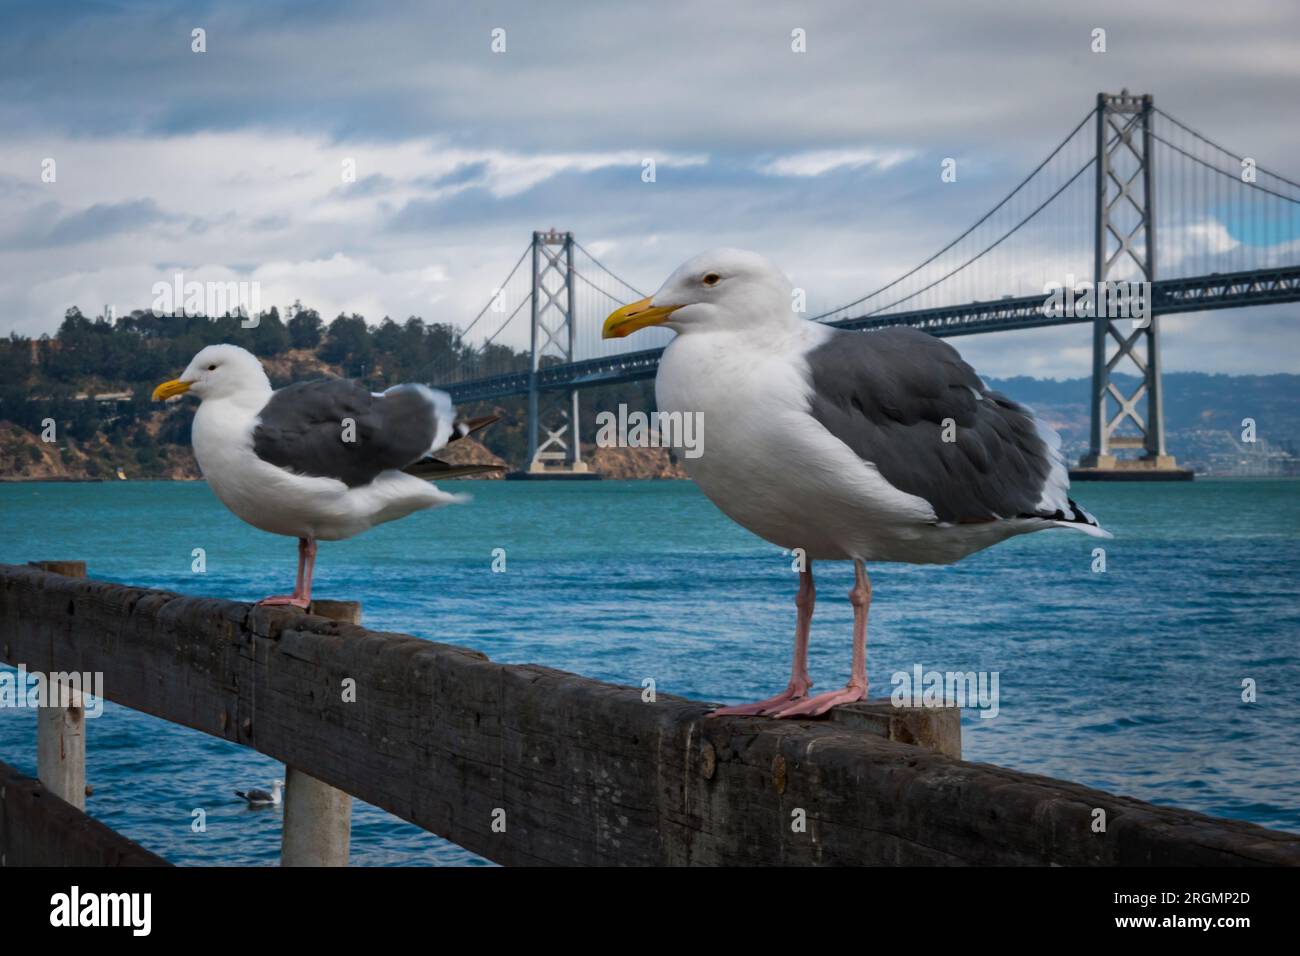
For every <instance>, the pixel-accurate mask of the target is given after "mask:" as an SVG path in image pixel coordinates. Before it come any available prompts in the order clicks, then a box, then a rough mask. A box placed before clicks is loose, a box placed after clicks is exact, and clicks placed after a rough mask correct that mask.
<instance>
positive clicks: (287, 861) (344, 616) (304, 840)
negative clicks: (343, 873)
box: [280, 601, 361, 866]
mask: <svg viewBox="0 0 1300 956" xmlns="http://www.w3.org/2000/svg"><path fill="white" fill-rule="evenodd" d="M308 613H309V614H316V615H319V616H320V617H328V618H330V619H331V620H335V621H343V622H345V623H347V624H360V623H361V604H360V603H359V602H357V601H313V602H312V604H311V607H310V608H309V609H308ZM284 783H285V789H284V835H283V836H282V837H281V842H280V865H281V866H347V865H348V851H349V849H350V844H351V840H352V797H351V795H350V794H347V793H344V792H343V791H342V790H336V789H335V788H334V787H331V786H329V785H328V784H324V783H321V782H320V781H319V780H317V779H316V778H314V777H309V776H307V774H305V773H303V772H302V771H301V770H295V769H294V768H293V767H285V768H284Z"/></svg>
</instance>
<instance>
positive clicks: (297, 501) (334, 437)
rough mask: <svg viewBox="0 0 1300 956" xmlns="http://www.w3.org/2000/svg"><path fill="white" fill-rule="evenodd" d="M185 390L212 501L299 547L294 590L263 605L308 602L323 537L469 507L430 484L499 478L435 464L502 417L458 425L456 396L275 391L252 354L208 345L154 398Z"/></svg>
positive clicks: (348, 386)
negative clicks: (194, 404)
mask: <svg viewBox="0 0 1300 956" xmlns="http://www.w3.org/2000/svg"><path fill="white" fill-rule="evenodd" d="M187 392H188V393H190V394H192V395H195V396H197V397H198V398H199V400H200V404H199V408H198V411H197V412H195V414H194V427H193V430H192V434H191V437H192V441H193V445H194V457H195V458H196V459H198V463H199V469H200V470H201V471H202V472H203V476H204V477H205V478H206V479H207V480H208V486H209V487H210V488H211V489H212V491H213V493H214V494H215V495H216V496H217V497H218V498H219V499H221V502H222V503H223V504H224V505H225V506H226V507H227V508H229V509H230V510H231V511H233V512H234V513H235V514H236V515H237V516H239V517H240V518H242V519H243V520H244V521H246V522H248V523H249V524H251V525H253V527H255V528H261V529H262V530H263V531H269V532H271V533H272V534H283V535H289V536H290V537H295V538H297V539H298V578H297V583H296V584H295V585H294V589H293V593H292V594H278V595H273V596H271V597H268V598H264V599H263V600H262V601H260V602H258V603H261V604H292V605H294V606H296V607H303V608H305V607H306V606H307V605H308V604H309V603H310V602H311V579H312V571H313V569H314V566H315V563H316V542H317V541H338V540H340V539H342V538H350V537H352V536H353V535H356V534H360V533H361V532H362V531H366V530H368V529H369V528H372V527H374V526H375V525H377V524H381V523H383V522H385V521H393V520H395V519H397V518H404V517H406V516H407V515H409V514H411V513H412V512H413V511H419V510H421V509H423V508H433V507H437V506H440V505H445V504H451V503H453V502H459V501H463V500H465V499H464V496H461V495H452V494H448V493H447V492H445V491H440V490H439V489H438V487H437V486H436V485H434V484H433V483H432V481H430V480H427V479H433V478H456V477H461V476H463V475H467V474H476V473H479V472H485V471H495V470H499V469H498V468H497V466H493V465H465V466H454V465H449V464H448V463H446V462H444V461H440V460H439V459H437V458H435V457H433V456H434V453H435V452H437V451H439V450H440V449H442V448H443V447H444V446H445V445H446V444H447V443H448V442H449V441H454V440H456V439H458V438H461V437H463V436H465V435H468V434H470V433H471V432H473V431H477V430H478V429H479V428H482V427H484V426H485V425H489V424H491V423H492V422H493V421H495V420H496V419H495V417H488V418H479V419H473V420H470V421H463V420H457V419H456V411H455V409H454V408H453V407H452V404H451V399H450V398H449V397H448V396H447V394H446V393H445V392H439V391H436V390H434V389H431V388H428V387H426V386H424V385H394V386H393V387H392V388H389V389H387V390H386V391H383V392H377V393H375V392H370V391H369V390H368V389H366V388H364V387H363V386H361V385H359V384H357V383H356V382H350V381H348V380H346V379H340V378H327V379H320V380H316V381H310V382H298V383H295V384H293V385H289V386H287V387H286V388H282V389H279V390H278V391H274V390H272V388H271V382H270V380H269V379H268V378H267V377H266V371H265V370H264V369H263V368H262V363H261V362H259V361H258V360H257V358H256V357H255V356H254V355H252V354H251V353H250V352H247V351H245V350H244V349H241V348H239V347H238V346H235V345H209V346H208V347H207V348H205V349H203V350H202V351H201V352H199V354H198V355H196V356H194V359H193V361H191V362H190V364H189V366H188V367H187V368H186V369H185V371H184V373H182V375H181V377H180V378H178V379H175V380H173V381H170V382H163V383H162V384H161V385H159V386H158V387H157V388H156V389H154V392H153V398H154V401H158V400H160V399H168V398H172V397H174V396H177V395H182V394H185V393H187Z"/></svg>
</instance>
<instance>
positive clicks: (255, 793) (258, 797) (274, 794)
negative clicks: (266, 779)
mask: <svg viewBox="0 0 1300 956" xmlns="http://www.w3.org/2000/svg"><path fill="white" fill-rule="evenodd" d="M283 788H284V781H283V780H273V781H272V782H271V792H270V793H267V792H266V791H265V790H257V789H253V790H247V791H245V790H236V791H235V796H237V797H240V798H242V799H244V800H247V801H248V805H249V806H250V807H278V806H279V805H280V792H281V790H282V789H283Z"/></svg>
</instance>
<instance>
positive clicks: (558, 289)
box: [528, 229, 587, 476]
mask: <svg viewBox="0 0 1300 956" xmlns="http://www.w3.org/2000/svg"><path fill="white" fill-rule="evenodd" d="M532 264H533V299H532V305H533V310H532V337H531V341H532V345H531V349H530V361H529V366H528V368H529V373H528V472H529V473H530V474H535V475H542V474H552V475H556V476H560V475H576V474H583V475H585V474H587V466H586V464H585V463H584V462H583V460H582V445H581V432H580V431H579V427H578V426H579V420H578V391H577V389H571V390H570V391H569V392H568V393H567V395H566V397H565V405H566V406H567V411H563V410H562V411H560V413H559V418H560V420H559V421H558V422H557V423H556V427H555V428H551V427H549V426H543V425H542V422H541V411H540V405H541V389H540V388H539V387H538V371H539V370H540V369H541V367H542V361H543V359H546V358H554V359H557V360H559V361H562V362H572V361H573V360H574V358H575V356H574V340H575V337H576V332H577V315H576V308H575V305H576V300H575V299H574V294H573V233H571V232H556V231H555V229H550V230H548V231H546V232H534V233H533V247H532ZM543 428H545V430H546V438H545V440H543V441H539V436H540V433H541V430H542V429H543ZM566 436H567V438H566ZM557 465H558V467H555V466H557Z"/></svg>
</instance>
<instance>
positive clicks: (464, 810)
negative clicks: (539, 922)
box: [0, 565, 1300, 865]
mask: <svg viewBox="0 0 1300 956" xmlns="http://www.w3.org/2000/svg"><path fill="white" fill-rule="evenodd" d="M0 652H2V656H3V660H5V661H7V662H9V663H12V664H18V663H23V664H25V665H26V666H27V668H28V669H29V670H31V671H43V672H57V671H64V672H67V671H81V672H101V673H102V674H103V681H104V684H103V686H104V694H105V696H106V697H107V698H108V699H110V700H113V701H116V702H117V703H119V704H124V705H126V706H128V707H131V708H134V709H136V710H140V711H144V712H145V713H149V714H153V715H155V716H157V717H161V718H163V719H164V720H168V721H171V722H173V723H177V724H182V725H184V726H187V727H192V728H194V729H196V730H200V731H203V732H204V733H207V734H211V735H213V736H215V737H220V738H222V739H225V740H230V741H233V742H236V743H239V744H243V745H246V746H249V747H253V748H255V749H256V750H259V751H261V752H262V753H264V754H267V755H268V756H271V757H274V758H276V759H277V760H280V761H283V762H284V763H285V764H287V765H289V766H291V767H295V768H298V769H299V770H301V771H302V772H303V773H306V774H309V775H310V776H311V777H312V778H314V779H316V780H319V781H321V782H323V783H325V784H328V785H330V786H332V787H335V788H338V789H339V790H342V791H344V792H346V793H349V794H352V795H353V796H355V797H357V798H359V799H361V800H365V801H366V802H368V803H372V804H374V805H375V806H378V807H381V808H383V809H385V810H387V811H389V812H390V813H393V814H394V815H396V816H398V817H401V818H402V819H404V820H409V821H411V822H412V823H415V824H417V825H418V826H421V827H423V828H424V829H426V830H429V831H431V832H433V833H436V834H439V835H440V836H443V837H446V838H447V839H449V840H451V841H453V842H454V843H457V844H459V845H460V846H463V847H465V848H467V849H469V850H472V851H474V852H475V853H478V854H481V855H482V856H484V857H487V858H488V859H490V860H495V861H497V862H500V863H506V864H1037V865H1046V864H1061V865H1107V864H1137V865H1143V864H1172V865H1215V864H1218V865H1222V864H1244V865H1252V864H1253V865H1300V836H1297V835H1296V834H1290V833H1281V832H1277V831H1272V830H1267V829H1264V828H1262V827H1257V826H1252V825H1250V824H1246V823H1240V822H1234V821H1226V820H1217V819H1213V818H1211V817H1207V816H1204V815H1202V814H1198V813H1193V812H1190V811H1185V810H1178V809H1171V808H1165V807H1155V806H1151V805H1149V804H1145V803H1142V802H1141V801H1138V800H1134V799H1130V798H1127V797H1120V796H1115V795H1112V794H1108V793H1103V792H1101V791H1097V790H1091V789H1088V788H1086V787H1082V786H1078V785H1076V784H1073V783H1067V782H1063V781H1059V780H1053V779H1050V778H1047V777H1042V776H1036V775H1032V774H1025V773H1019V772H1016V771H1013V770H1007V769H1004V768H1000V767H994V766H989V765H985V764H973V763H966V762H963V761H961V760H960V759H956V758H955V757H953V756H951V755H949V754H951V753H953V752H954V747H953V742H952V736H953V735H952V727H951V720H952V719H953V718H955V714H952V713H946V714H945V712H942V711H939V712H935V711H924V712H915V713H912V714H910V715H908V714H898V713H897V712H894V713H890V710H891V709H890V708H889V707H888V705H887V704H885V705H878V704H871V705H865V706H860V707H857V708H846V709H845V712H844V713H843V714H841V715H840V716H841V717H842V718H843V719H837V720H832V721H803V722H790V721H776V720H765V719H745V718H722V719H715V720H705V719H703V718H704V714H705V712H706V709H707V708H706V705H705V704H703V703H699V702H695V701H687V700H682V699H679V698H674V697H669V696H666V695H659V696H658V699H657V700H655V701H653V702H647V701H646V700H644V699H643V692H642V689H641V688H640V687H618V686H613V685H610V684H604V683H600V682H597V681H594V680H588V679H586V678H583V677H578V676H575V675H572V674H567V673H563V672H561V671H556V670H552V669H550V668H546V667H538V666H532V665H504V664H498V663H494V662H492V661H490V660H489V659H488V658H487V657H485V656H484V655H483V654H480V653H477V652H475V651H472V650H467V649H464V648H461V647H454V646H451V645H447V644H438V643H433V642H430V641H425V640H421V639H418V638H414V637H410V636H407V635H403V634H393V633H383V632H377V631H370V630H367V629H365V628H363V627H360V626H357V625H352V624H347V623H341V622H338V621H332V620H327V619H325V618H322V617H317V616H312V615H304V614H302V613H300V612H297V611H293V610H288V609H282V608H256V607H252V606H250V605H247V604H237V603H233V602H230V601H221V600H215V599H210V598H193V597H181V596H178V595H176V594H170V593H166V592H162V591H154V590H144V589H140V588H133V587H125V586H122V585H118V584H112V583H108V582H104V581H94V580H79V579H75V578H70V577H64V576H61V575H58V574H52V573H48V572H45V571H41V570H38V569H33V568H29V567H19V566H12V565H0ZM349 682H351V683H349ZM348 687H354V688H355V701H354V702H349V701H348V700H346V699H345V693H344V691H345V690H346V689H347V688H348ZM945 722H947V723H945ZM945 728H946V729H945ZM890 737H892V738H893V739H890ZM904 740H913V741H916V742H915V743H905V742H903V741H904ZM89 743H90V746H91V747H92V748H93V746H94V728H93V727H91V728H90V730H89ZM923 745H928V746H923ZM943 750H947V751H948V753H944V752H941V751H943ZM1097 809H1101V810H1104V812H1105V821H1106V825H1105V830H1104V832H1097V831H1096V830H1095V829H1094V820H1095V819H1096V815H1095V813H1094V811H1095V810H1097ZM801 823H802V825H801Z"/></svg>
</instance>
